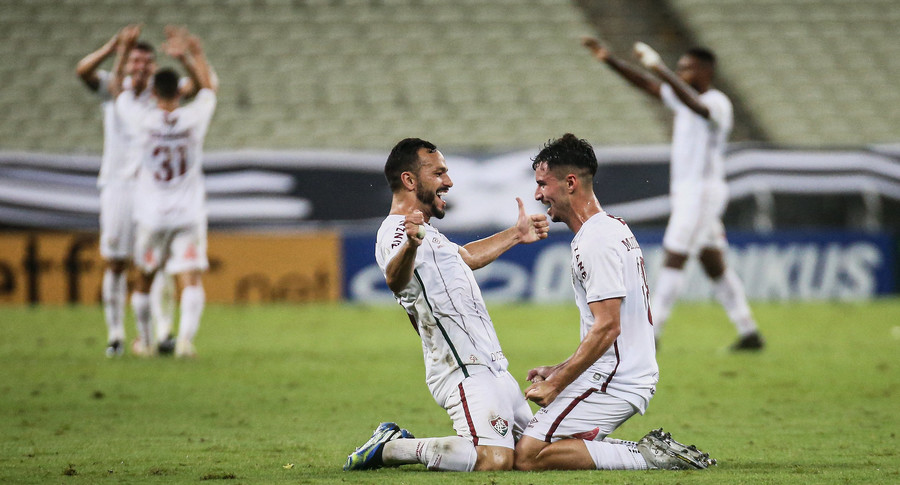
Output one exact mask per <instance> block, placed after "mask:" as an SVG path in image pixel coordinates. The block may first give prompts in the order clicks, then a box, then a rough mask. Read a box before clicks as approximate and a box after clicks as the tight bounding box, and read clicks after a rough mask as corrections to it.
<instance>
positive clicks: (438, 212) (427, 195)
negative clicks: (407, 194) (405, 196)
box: [416, 186, 444, 219]
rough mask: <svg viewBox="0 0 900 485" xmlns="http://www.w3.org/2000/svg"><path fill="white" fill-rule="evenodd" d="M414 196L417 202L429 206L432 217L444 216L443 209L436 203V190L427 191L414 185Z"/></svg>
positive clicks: (440, 217) (439, 217) (441, 217)
mask: <svg viewBox="0 0 900 485" xmlns="http://www.w3.org/2000/svg"><path fill="white" fill-rule="evenodd" d="M416 198H417V199H419V202H421V203H422V205H423V206H425V207H428V208H429V210H430V211H431V216H432V217H436V218H438V219H443V218H444V210H443V209H440V208H439V207H438V206H437V203H436V200H437V199H438V196H437V192H431V191H427V190H425V189H423V188H422V187H421V186H419V187H416Z"/></svg>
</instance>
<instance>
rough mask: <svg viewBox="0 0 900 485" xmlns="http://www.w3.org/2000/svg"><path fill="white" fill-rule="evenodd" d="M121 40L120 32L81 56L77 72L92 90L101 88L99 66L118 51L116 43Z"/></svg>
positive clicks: (76, 68)
mask: <svg viewBox="0 0 900 485" xmlns="http://www.w3.org/2000/svg"><path fill="white" fill-rule="evenodd" d="M118 41H119V32H116V35H114V36H112V38H111V39H109V40H108V41H106V43H105V44H103V46H101V47H100V48H99V49H97V50H95V51H94V52H91V53H90V54H88V55H86V56H84V57H83V58H81V60H80V61H78V64H77V65H76V66H75V74H77V75H78V77H79V78H80V79H81V81H82V82H84V84H85V85H86V86H87V87H88V88H90V90H91V91H96V90H98V89H100V78H99V77H98V76H97V68H99V67H100V64H102V63H103V61H105V60H106V58H108V57H109V56H111V55H113V53H114V52H116V44H117V43H118Z"/></svg>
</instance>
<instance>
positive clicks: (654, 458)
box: [638, 428, 716, 470]
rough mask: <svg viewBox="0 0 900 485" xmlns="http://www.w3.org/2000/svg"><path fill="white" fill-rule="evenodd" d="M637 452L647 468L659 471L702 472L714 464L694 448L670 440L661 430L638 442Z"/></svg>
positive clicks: (656, 430) (706, 455)
mask: <svg viewBox="0 0 900 485" xmlns="http://www.w3.org/2000/svg"><path fill="white" fill-rule="evenodd" d="M638 451H639V452H640V453H641V456H643V457H644V461H646V462H647V466H648V467H649V468H650V469H651V470H652V469H660V470H703V469H706V468H707V467H709V466H711V465H715V464H716V460H714V459H712V458H710V457H709V453H703V452H702V451H700V450H698V449H697V447H696V446H694V445H690V446H684V445H683V444H681V443H679V442H677V441H675V440H673V439H672V435H671V434H670V433H664V432H663V430H662V428H659V429H654V430H653V431H651V432H649V433H647V435H646V436H644V437H643V438H641V440H640V441H638Z"/></svg>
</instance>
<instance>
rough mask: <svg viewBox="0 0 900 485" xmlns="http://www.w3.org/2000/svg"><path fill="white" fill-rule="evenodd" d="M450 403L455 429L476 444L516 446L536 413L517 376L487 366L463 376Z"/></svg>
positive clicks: (448, 409) (475, 367) (448, 410)
mask: <svg viewBox="0 0 900 485" xmlns="http://www.w3.org/2000/svg"><path fill="white" fill-rule="evenodd" d="M478 367H480V366H469V367H468V369H469V371H470V372H471V371H474V370H476V369H477V368H478ZM447 402H448V404H447V407H446V409H447V414H449V415H450V419H452V420H453V429H455V430H456V433H457V434H458V435H459V436H461V437H463V438H467V439H469V440H471V441H472V443H473V444H474V445H475V446H501V447H503V448H510V449H515V447H516V441H517V440H518V438H519V437H520V436H521V435H522V431H523V430H524V429H525V426H526V425H527V424H528V422H529V421H530V420H531V416H532V414H531V408H530V407H529V406H528V402H527V401H526V400H525V396H524V395H523V394H522V390H521V388H519V383H518V382H516V379H515V378H514V377H513V376H512V375H511V374H510V373H509V372H503V373H502V374H499V375H496V376H495V375H494V374H493V373H492V372H491V371H490V370H488V369H486V368H485V369H484V370H483V371H480V372H477V373H475V374H470V375H469V377H467V378H465V379H463V381H462V382H461V383H460V384H459V385H458V386H457V388H456V390H455V391H454V392H453V394H452V395H451V396H450V398H449V399H448V401H447Z"/></svg>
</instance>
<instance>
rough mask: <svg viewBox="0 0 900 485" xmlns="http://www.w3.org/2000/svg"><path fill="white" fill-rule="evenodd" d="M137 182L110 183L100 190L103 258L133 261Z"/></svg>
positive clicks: (101, 249)
mask: <svg viewBox="0 0 900 485" xmlns="http://www.w3.org/2000/svg"><path fill="white" fill-rule="evenodd" d="M133 207H134V181H133V180H120V181H114V182H109V183H107V184H106V185H104V186H103V188H101V189H100V255H101V256H103V259H107V260H109V259H131V256H132V254H133V252H132V251H133V250H134V237H135V224H134V219H133V217H134V215H133Z"/></svg>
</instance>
